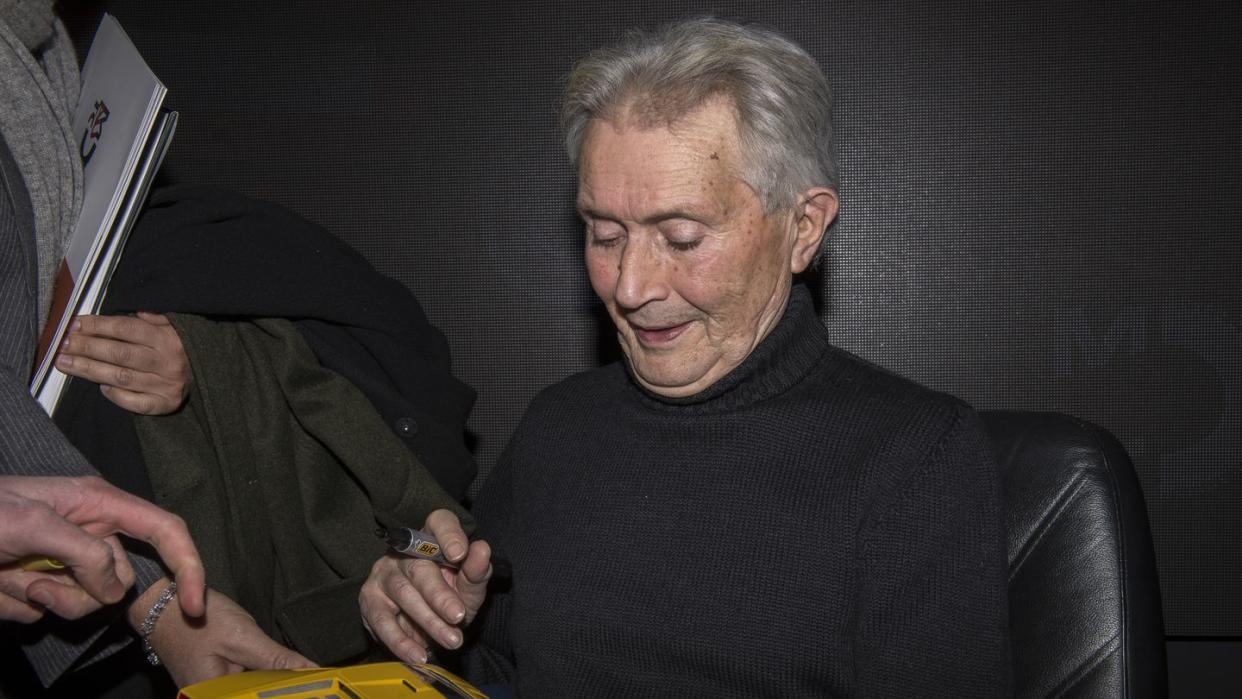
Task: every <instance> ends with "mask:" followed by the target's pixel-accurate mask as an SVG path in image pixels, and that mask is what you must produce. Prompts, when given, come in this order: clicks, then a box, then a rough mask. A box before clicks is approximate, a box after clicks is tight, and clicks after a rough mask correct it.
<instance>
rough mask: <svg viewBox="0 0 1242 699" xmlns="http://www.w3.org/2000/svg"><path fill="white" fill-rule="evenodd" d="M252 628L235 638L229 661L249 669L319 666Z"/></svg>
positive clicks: (294, 668) (290, 668)
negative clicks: (235, 642)
mask: <svg viewBox="0 0 1242 699" xmlns="http://www.w3.org/2000/svg"><path fill="white" fill-rule="evenodd" d="M252 629H253V630H252V631H251V632H250V633H244V634H242V635H241V636H239V637H238V638H237V639H236V641H237V645H236V646H235V649H234V652H232V653H230V657H229V658H228V659H229V660H230V661H232V662H235V663H238V664H240V665H242V666H244V667H246V668H249V669H251V670H296V669H298V668H308V667H319V666H318V665H316V664H315V663H313V662H311V661H310V659H309V658H307V657H306V656H304V655H302V654H301V653H298V652H297V651H294V650H291V649H289V648H286V647H284V646H282V645H280V644H279V643H277V642H276V641H273V640H272V639H271V638H270V637H269V636H268V635H267V634H265V633H263V631H262V630H260V629H259V627H257V626H254V627H252Z"/></svg>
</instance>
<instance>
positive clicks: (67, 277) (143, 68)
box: [30, 15, 177, 415]
mask: <svg viewBox="0 0 1242 699" xmlns="http://www.w3.org/2000/svg"><path fill="white" fill-rule="evenodd" d="M167 92H168V90H167V88H165V87H164V84H163V83H161V82H160V81H159V78H157V77H155V74H154V73H152V72H151V69H150V68H148V67H147V64H146V61H144V60H142V56H141V55H140V54H139V53H138V50H137V49H136V48H134V44H133V42H131V41H130V40H129V37H128V36H126V35H125V31H124V30H122V29H121V25H120V24H119V23H118V22H117V21H116V19H115V18H114V17H112V16H111V15H104V18H103V21H102V22H100V24H99V29H98V30H97V31H96V32H95V40H94V42H92V44H91V48H90V52H89V53H87V56H86V63H85V64H84V65H83V66H82V93H81V97H80V98H79V100H78V108H77V112H76V113H75V114H74V120H73V128H74V133H75V134H80V139H79V146H80V149H81V155H82V163H83V170H84V174H85V184H84V191H83V199H82V213H81V214H80V215H79V217H78V222H77V227H76V228H75V229H74V233H73V239H72V240H71V241H70V242H69V247H68V250H66V252H65V259H64V262H63V263H62V264H61V267H60V271H59V273H58V274H57V278H56V286H55V291H54V292H53V300H52V310H51V313H50V314H49V315H48V321H47V325H46V326H45V327H44V328H43V333H42V336H41V338H40V340H39V353H38V355H37V359H36V363H35V371H34V374H33V376H32V377H31V381H30V393H31V395H33V396H34V397H35V399H36V400H38V401H39V404H40V405H42V406H43V409H44V410H46V411H47V413H48V414H49V415H51V414H52V413H53V412H55V410H56V406H57V404H58V403H59V402H60V397H61V394H62V393H63V392H64V389H65V384H66V383H67V381H68V377H67V376H65V375H64V374H62V373H61V372H60V371H59V370H58V369H56V367H55V366H54V365H53V359H54V358H55V356H56V348H58V347H59V346H60V343H61V341H62V340H63V339H64V336H65V332H66V330H67V329H68V327H69V324H70V323H71V322H72V321H73V319H74V318H75V317H76V316H78V315H79V314H83V313H95V312H97V311H98V310H99V307H100V304H102V303H103V298H104V293H105V292H106V291H107V286H108V279H109V278H110V277H111V275H112V271H113V269H115V267H116V263H117V261H118V260H119V259H120V256H121V252H122V249H123V248H124V245H125V239H126V237H127V236H128V235H129V231H130V229H131V228H132V227H133V224H134V221H135V220H136V219H137V216H138V212H139V211H141V209H142V206H143V204H144V203H145V201H146V195H147V192H148V190H149V189H150V186H151V181H152V180H153V179H154V177H155V173H156V171H158V170H159V166H160V163H161V162H162V161H163V159H164V154H165V153H166V152H167V150H168V143H169V141H170V140H171V139H172V134H173V131H174V130H175V129H176V124H177V114H176V112H169V111H167V110H165V109H163V104H164V96H165V95H166V94H167Z"/></svg>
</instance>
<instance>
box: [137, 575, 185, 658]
mask: <svg viewBox="0 0 1242 699" xmlns="http://www.w3.org/2000/svg"><path fill="white" fill-rule="evenodd" d="M176 595H177V583H176V582H174V581H170V580H168V579H167V578H164V579H162V580H160V581H158V582H157V583H155V584H154V585H152V586H151V587H149V588H147V589H146V591H145V592H143V593H142V594H141V595H139V597H138V599H137V600H136V601H135V602H134V603H133V604H131V605H130V607H129V610H128V613H127V618H128V620H129V625H130V626H131V627H133V629H134V630H135V631H136V632H138V638H139V639H140V640H141V641H142V650H143V653H144V654H145V655H146V656H147V662H149V663H151V664H152V665H159V664H160V663H161V660H160V656H159V654H158V653H156V652H155V649H154V648H153V647H152V646H151V637H152V635H153V634H154V633H155V629H156V625H157V624H158V623H159V621H160V617H162V616H163V615H164V614H165V613H166V612H168V607H169V606H172V607H176V604H175V603H174V599H175V598H176ZM168 613H176V612H175V610H174V611H173V612H168Z"/></svg>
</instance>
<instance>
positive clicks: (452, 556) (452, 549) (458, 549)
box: [444, 541, 466, 561]
mask: <svg viewBox="0 0 1242 699" xmlns="http://www.w3.org/2000/svg"><path fill="white" fill-rule="evenodd" d="M444 553H445V555H447V556H448V557H449V560H451V561H455V560H457V559H458V558H461V557H462V556H464V555H466V547H465V546H462V545H461V543H460V542H457V541H454V542H452V543H450V544H449V545H448V546H445V547H444Z"/></svg>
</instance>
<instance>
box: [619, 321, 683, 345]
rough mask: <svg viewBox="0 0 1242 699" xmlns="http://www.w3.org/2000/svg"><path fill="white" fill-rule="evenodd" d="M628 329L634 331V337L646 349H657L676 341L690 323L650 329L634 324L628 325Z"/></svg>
mask: <svg viewBox="0 0 1242 699" xmlns="http://www.w3.org/2000/svg"><path fill="white" fill-rule="evenodd" d="M630 327H631V328H633V330H634V336H635V337H637V338H638V341H639V342H641V343H642V344H643V345H645V346H647V347H659V346H661V345H667V344H668V343H670V342H672V341H673V340H676V339H677V338H678V336H680V335H681V334H682V333H683V332H685V331H686V328H688V327H690V321H686V322H684V323H678V324H676V325H658V326H651V327H643V326H640V325H637V324H635V323H630Z"/></svg>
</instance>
